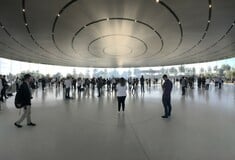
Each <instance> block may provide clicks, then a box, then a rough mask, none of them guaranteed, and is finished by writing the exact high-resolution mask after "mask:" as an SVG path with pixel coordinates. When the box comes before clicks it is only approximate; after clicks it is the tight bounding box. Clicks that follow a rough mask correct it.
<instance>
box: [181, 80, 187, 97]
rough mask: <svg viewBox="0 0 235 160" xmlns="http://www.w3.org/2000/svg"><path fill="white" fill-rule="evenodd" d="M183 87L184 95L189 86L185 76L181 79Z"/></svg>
mask: <svg viewBox="0 0 235 160" xmlns="http://www.w3.org/2000/svg"><path fill="white" fill-rule="evenodd" d="M181 87H182V96H184V95H185V89H186V87H187V81H186V78H185V77H184V76H183V77H182V80H181Z"/></svg>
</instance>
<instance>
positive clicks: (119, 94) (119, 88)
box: [116, 83, 127, 97]
mask: <svg viewBox="0 0 235 160" xmlns="http://www.w3.org/2000/svg"><path fill="white" fill-rule="evenodd" d="M116 89H117V97H123V96H126V90H127V86H126V85H125V86H121V85H120V83H118V84H117V87H116Z"/></svg>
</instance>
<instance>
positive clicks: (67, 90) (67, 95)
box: [65, 88, 70, 98]
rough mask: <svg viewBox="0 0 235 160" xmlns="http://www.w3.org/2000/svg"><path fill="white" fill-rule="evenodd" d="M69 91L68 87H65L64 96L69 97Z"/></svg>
mask: <svg viewBox="0 0 235 160" xmlns="http://www.w3.org/2000/svg"><path fill="white" fill-rule="evenodd" d="M69 92H70V88H66V89H65V98H69V97H70V95H69Z"/></svg>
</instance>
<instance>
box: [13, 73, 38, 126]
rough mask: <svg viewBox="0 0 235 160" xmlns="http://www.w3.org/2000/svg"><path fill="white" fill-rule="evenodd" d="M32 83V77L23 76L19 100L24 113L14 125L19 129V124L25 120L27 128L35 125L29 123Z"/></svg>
mask: <svg viewBox="0 0 235 160" xmlns="http://www.w3.org/2000/svg"><path fill="white" fill-rule="evenodd" d="M31 81H32V77H31V75H30V74H25V75H24V78H23V83H22V84H21V86H20V88H19V91H18V92H20V94H21V95H20V98H21V101H20V102H21V106H22V108H24V113H23V114H22V116H21V117H20V119H19V120H18V121H16V122H15V123H14V125H15V126H16V127H18V128H21V127H22V125H21V122H22V121H23V120H24V119H25V118H26V119H27V125H28V126H36V124H35V123H32V121H31V99H32V95H31V89H30V82H31Z"/></svg>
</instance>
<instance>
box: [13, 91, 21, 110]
mask: <svg viewBox="0 0 235 160" xmlns="http://www.w3.org/2000/svg"><path fill="white" fill-rule="evenodd" d="M14 103H15V107H16V108H17V109H20V108H22V107H23V105H22V92H21V90H18V91H17V92H16V96H15V102H14Z"/></svg>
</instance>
